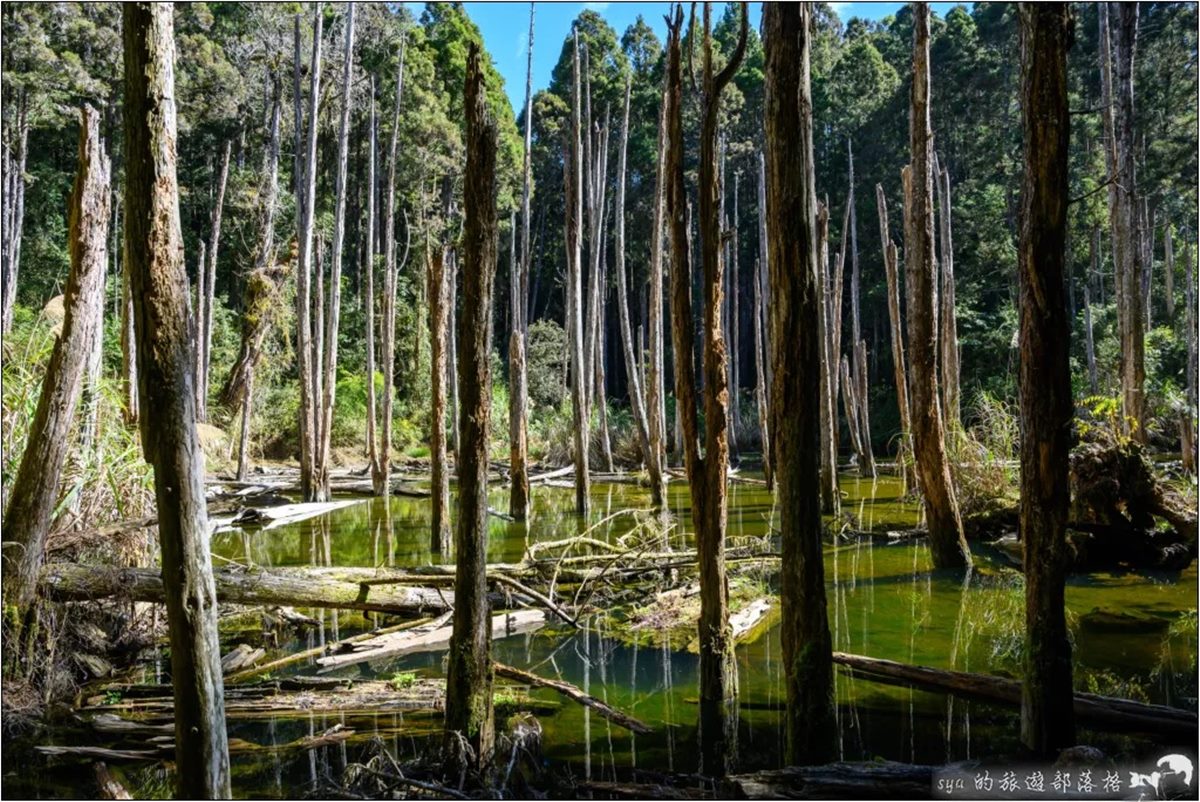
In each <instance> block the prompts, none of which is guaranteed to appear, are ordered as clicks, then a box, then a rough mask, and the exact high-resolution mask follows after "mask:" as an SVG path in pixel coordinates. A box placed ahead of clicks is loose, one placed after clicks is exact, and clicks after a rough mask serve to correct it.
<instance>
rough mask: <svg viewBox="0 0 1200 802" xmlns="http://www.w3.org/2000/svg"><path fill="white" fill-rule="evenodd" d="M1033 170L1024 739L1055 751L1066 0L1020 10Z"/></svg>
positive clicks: (1061, 628) (1062, 709)
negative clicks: (1063, 2) (1064, 2)
mask: <svg viewBox="0 0 1200 802" xmlns="http://www.w3.org/2000/svg"><path fill="white" fill-rule="evenodd" d="M1020 36H1021V54H1022V59H1021V72H1022V85H1023V91H1022V103H1021V108H1022V110H1023V111H1024V114H1023V122H1024V133H1025V180H1024V187H1023V188H1022V192H1021V198H1022V204H1021V207H1022V208H1021V238H1020V251H1019V263H1020V267H1019V278H1020V287H1021V332H1020V345H1021V353H1020V387H1021V393H1020V402H1021V433H1022V436H1021V510H1020V515H1021V540H1022V542H1023V544H1024V547H1025V553H1024V562H1025V566H1024V567H1025V641H1026V645H1025V675H1024V682H1023V684H1022V694H1021V740H1022V741H1024V743H1025V745H1026V746H1027V747H1028V748H1029V749H1031V750H1032V751H1034V752H1035V753H1037V754H1041V755H1051V754H1054V753H1056V752H1057V751H1058V750H1059V749H1062V748H1064V747H1066V746H1070V745H1071V744H1073V743H1075V726H1074V718H1073V710H1072V704H1073V698H1074V697H1073V692H1072V687H1073V686H1072V682H1071V644H1070V641H1069V640H1068V636H1067V621H1066V613H1065V609H1064V602H1063V590H1064V585H1065V582H1066V572H1067V565H1068V561H1069V559H1070V558H1069V556H1068V554H1067V548H1068V547H1067V539H1066V525H1067V512H1068V508H1069V507H1070V502H1071V488H1070V479H1069V469H1070V452H1071V419H1072V418H1073V417H1074V414H1075V409H1074V403H1073V401H1072V398H1071V366H1070V345H1071V321H1070V319H1069V318H1068V317H1067V308H1066V300H1067V299H1066V293H1065V285H1064V283H1063V275H1064V271H1065V266H1066V260H1067V256H1066V231H1067V202H1068V200H1067V199H1068V197H1069V196H1070V185H1069V183H1068V180H1067V164H1068V143H1069V140H1070V133H1071V122H1070V116H1069V110H1068V101H1067V50H1068V49H1069V48H1070V46H1071V39H1072V22H1071V16H1070V11H1069V9H1068V7H1067V5H1066V4H1054V5H1051V4H1045V5H1035V4H1032V3H1030V4H1025V5H1022V6H1021V9H1020Z"/></svg>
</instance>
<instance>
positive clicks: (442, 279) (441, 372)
mask: <svg viewBox="0 0 1200 802" xmlns="http://www.w3.org/2000/svg"><path fill="white" fill-rule="evenodd" d="M449 189H450V182H449V179H447V180H446V182H445V191H447V192H448V191H449ZM448 250H449V249H448V248H446V247H445V246H442V245H439V246H438V247H436V248H433V249H430V247H429V244H428V241H427V242H426V245H425V269H426V288H427V289H426V297H427V298H428V299H429V363H430V368H431V370H432V374H433V375H432V378H431V379H430V383H429V390H430V413H429V428H430V433H429V463H430V485H431V487H430V495H431V496H432V505H431V508H430V549H431V550H432V551H433V552H434V553H435V554H441V553H442V552H444V551H445V550H446V548H447V547H448V546H449V545H450V515H449V508H450V471H449V468H448V467H447V465H446V345H447V343H446V340H447V327H448V326H449V306H450V297H449V293H448V290H449V287H447V285H446V256H447V252H448Z"/></svg>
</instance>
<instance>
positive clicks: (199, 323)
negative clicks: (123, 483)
mask: <svg viewBox="0 0 1200 802" xmlns="http://www.w3.org/2000/svg"><path fill="white" fill-rule="evenodd" d="M207 245H208V243H207V242H205V241H204V238H201V239H200V240H199V242H197V243H196V314H195V315H194V316H193V317H192V339H193V341H194V342H195V343H196V368H195V369H196V386H195V387H194V388H193V392H195V394H196V420H198V421H199V420H202V419H201V418H200V408H201V401H200V379H201V378H202V377H203V375H204V342H203V341H204V321H205V320H207V319H208V292H207V288H208V259H207V258H206V256H207V251H206V247H207Z"/></svg>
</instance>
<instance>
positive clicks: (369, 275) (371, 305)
mask: <svg viewBox="0 0 1200 802" xmlns="http://www.w3.org/2000/svg"><path fill="white" fill-rule="evenodd" d="M367 126H368V134H367V186H366V194H367V219H366V226H367V231H366V237H365V240H364V242H363V252H364V255H363V267H362V272H363V279H364V284H365V286H364V290H365V292H364V298H363V320H364V322H365V324H366V325H365V329H366V331H365V332H364V339H365V341H366V342H365V348H364V350H365V351H366V354H365V360H366V371H367V462H368V468H369V469H370V471H371V487H372V490H373V491H377V490H378V487H377V485H376V481H375V477H377V476H380V475H381V473H380V470H379V443H378V441H377V440H376V436H375V435H376V431H375V430H376V427H377V425H378V417H377V412H378V403H377V401H376V398H375V141H376V138H377V137H376V124H375V76H374V75H372V76H371V109H370V117H369V119H368V122H367ZM390 222H391V221H389V223H390ZM382 478H383V479H384V481H383V482H382V484H383V492H384V493H387V490H388V487H387V485H388V481H387V477H382Z"/></svg>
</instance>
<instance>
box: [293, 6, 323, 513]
mask: <svg viewBox="0 0 1200 802" xmlns="http://www.w3.org/2000/svg"><path fill="white" fill-rule="evenodd" d="M314 17H315V19H314V22H313V47H312V59H311V61H310V63H309V67H308V74H309V84H308V119H307V125H308V138H307V140H306V141H305V142H303V143H302V142H301V130H302V129H303V126H302V125H301V121H303V120H304V115H303V113H302V111H301V100H300V75H301V73H302V71H303V68H302V65H301V60H300V18H299V16H297V17H296V21H295V26H296V27H295V56H294V59H295V81H294V84H293V89H294V91H295V105H296V175H297V178H296V182H297V193H296V196H297V197H296V205H297V207H298V209H297V213H296V220H297V223H298V231H297V239H298V240H299V245H298V253H297V262H296V359H297V361H298V367H299V371H298V372H299V378H300V495H301V497H302V498H303V500H305V501H318V500H320V497H319V487H318V486H316V485H315V484H314V479H315V476H314V474H315V471H316V459H317V429H318V418H317V413H316V403H317V392H316V388H317V376H316V368H317V365H315V364H314V363H313V323H312V292H311V282H312V275H313V268H312V263H313V232H314V229H315V222H316V221H315V214H314V206H315V205H316V184H317V110H318V107H319V101H320V94H321V35H322V27H323V23H324V19H325V18H324V15H323V14H321V13H320V11H319V10H318V11H317V12H316V13H315V14H314Z"/></svg>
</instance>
